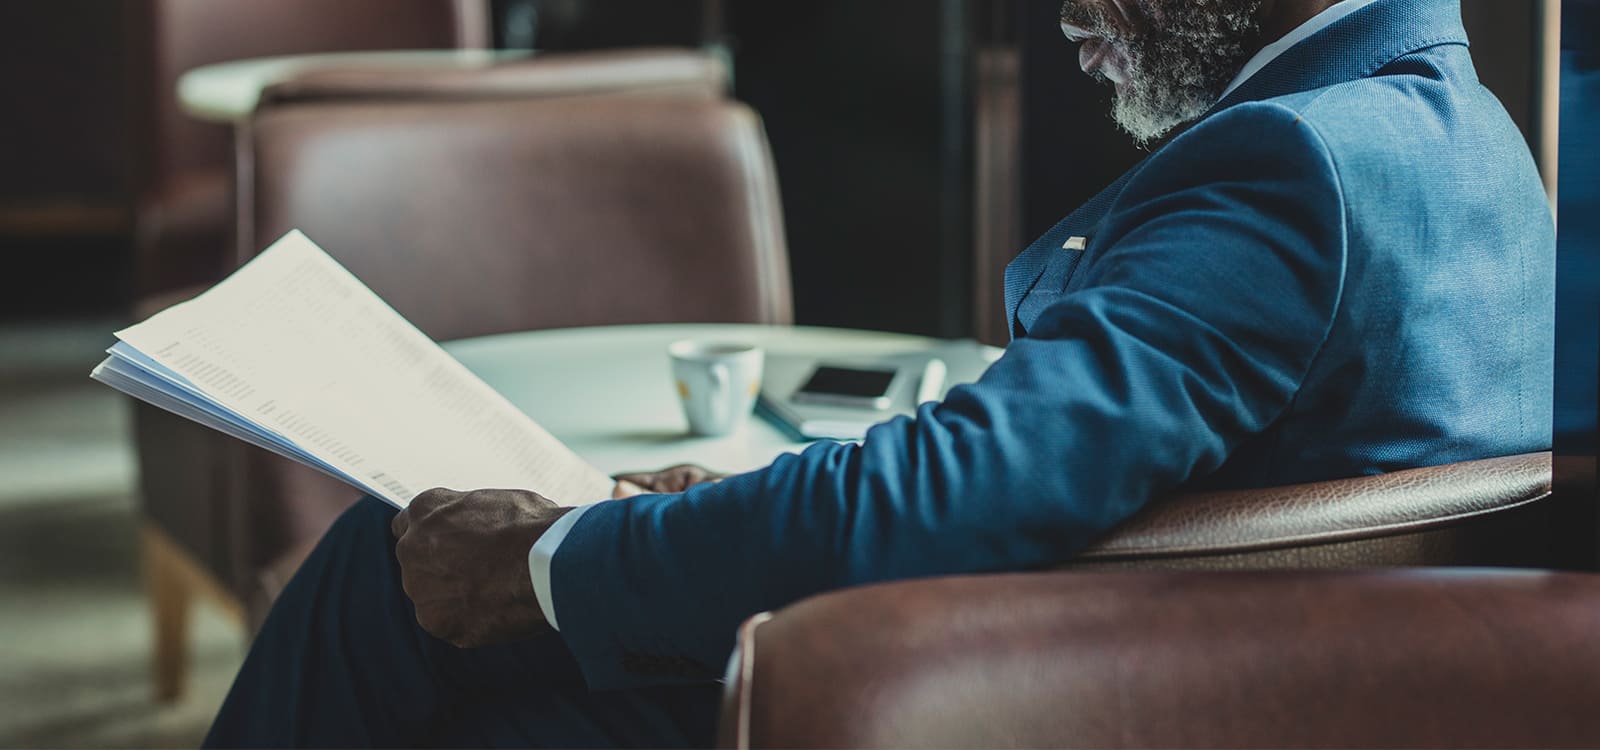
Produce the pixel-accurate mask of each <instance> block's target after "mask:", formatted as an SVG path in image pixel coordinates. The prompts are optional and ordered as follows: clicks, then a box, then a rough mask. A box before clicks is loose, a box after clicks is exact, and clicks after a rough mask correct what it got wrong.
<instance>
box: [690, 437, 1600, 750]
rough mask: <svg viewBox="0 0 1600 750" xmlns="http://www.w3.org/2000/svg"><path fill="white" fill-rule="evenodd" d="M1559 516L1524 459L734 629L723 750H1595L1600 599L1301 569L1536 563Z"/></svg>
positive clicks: (1214, 509) (1133, 524)
mask: <svg viewBox="0 0 1600 750" xmlns="http://www.w3.org/2000/svg"><path fill="white" fill-rule="evenodd" d="M1550 494H1551V470H1550V457H1549V456H1548V455H1547V454H1533V455H1527V456H1514V457H1507V458H1501V459H1492V460H1488V461H1474V462H1468V463H1462V464H1455V465H1451V466H1443V467H1434V468H1428V469H1418V470H1412V471H1402V472H1395V473H1392V474H1388V475H1382V476H1375V477H1365V478H1360V479H1350V480H1340V481H1334V482H1322V483H1317V484H1310V485H1301V486H1298V487H1284V488H1271V489H1265V490H1255V491H1245V492H1215V493H1205V494H1198V495H1189V496H1179V497H1175V498H1172V499H1170V500H1167V501H1165V502H1160V503H1156V504H1153V505H1152V506H1151V508H1150V509H1149V510H1148V511H1146V512H1145V513H1142V514H1140V515H1139V516H1137V517H1135V518H1134V519H1131V520H1130V521H1129V522H1127V523H1126V524H1124V525H1122V526H1121V527H1119V528H1118V529H1117V530H1115V531H1114V532H1112V534H1110V535H1109V536H1108V537H1107V538H1106V539H1105V540H1103V541H1102V542H1101V543H1099V544H1098V545H1096V546H1095V547H1094V548H1093V549H1091V550H1089V551H1088V552H1086V553H1085V554H1083V555H1082V556H1080V557H1079V558H1077V559H1075V560H1074V561H1072V562H1071V563H1070V564H1069V565H1067V566H1066V567H1067V570H1065V571H1061V572H1054V573H1033V574H1018V575H1008V576H979V577H967V578H949V579H930V580H925V581H917V582H907V583H899V584H891V585H885V586H876V587H866V588H861V589H856V590H851V591H844V592H838V593H833V594H828V595H825V596H820V597H815V598H813V599H810V600H807V601H804V602H800V603H798V604H796V605H794V606H791V607H789V608H787V609H785V610H783V611H781V612H779V613H777V614H776V615H760V616H757V617H756V618H753V619H752V620H750V621H749V622H747V623H746V624H745V626H744V627H743V628H742V630H741V633H740V638H739V646H738V649H737V651H736V653H735V655H734V659H733V662H732V664H731V665H730V668H729V677H730V680H729V683H728V687H727V691H726V694H725V701H724V710H723V724H722V739H721V744H722V745H723V746H725V747H741V748H743V747H1028V746H1051V747H1056V746H1077V745H1082V746H1105V747H1113V746H1114V747H1155V746H1165V747H1209V746H1228V747H1247V746H1249V747H1254V746H1275V747H1291V746H1294V747H1299V746H1341V747H1367V746H1441V745H1443V746H1473V745H1476V746H1507V745H1517V746H1557V745H1573V744H1577V745H1590V746H1592V745H1593V744H1595V743H1596V742H1597V741H1600V715H1597V714H1594V712H1593V711H1589V710H1588V709H1583V710H1581V711H1580V710H1579V709H1578V708H1577V706H1580V705H1592V704H1593V703H1594V701H1595V700H1596V699H1597V698H1600V688H1597V687H1596V685H1600V683H1596V682H1595V681H1594V679H1593V674H1594V670H1595V669H1596V668H1597V667H1600V647H1597V646H1596V645H1595V643H1596V642H1595V641H1594V639H1593V638H1590V637H1589V636H1588V633H1589V632H1592V631H1593V629H1594V628H1595V626H1597V625H1600V582H1597V581H1595V580H1591V579H1589V578H1580V577H1572V576H1561V575H1539V574H1533V573H1523V574H1511V573H1492V572H1483V571H1479V572H1473V573H1463V572H1455V573H1445V572H1421V571H1417V570H1412V571H1410V572H1390V573H1373V572H1368V573H1351V572H1345V573H1342V574H1331V573H1326V572H1325V573H1323V574H1313V573H1311V572H1308V571H1304V570H1300V571H1299V572H1291V571H1295V570H1296V569H1305V568H1323V569H1338V568H1344V569H1349V568H1367V569H1371V568H1385V567H1392V566H1405V565H1474V566H1476V565H1539V564H1546V563H1549V562H1552V561H1553V560H1555V559H1556V558H1557V552H1558V551H1557V550H1554V549H1552V548H1551V547H1550V540H1552V539H1554V538H1557V537H1558V536H1559V534H1557V533H1556V532H1555V531H1554V529H1553V527H1552V525H1553V524H1556V523H1559V519H1558V517H1557V515H1556V513H1557V512H1558V508H1557V507H1556V506H1555V504H1554V503H1553V501H1551V500H1550ZM1139 569H1143V571H1142V572H1139ZM1266 570H1276V571H1277V572H1276V573H1273V574H1263V573H1260V572H1259V571H1266ZM1157 571H1159V572H1157ZM1175 571H1185V572H1181V573H1180V572H1175ZM1196 571H1232V572H1231V573H1227V574H1224V573H1215V572H1213V573H1202V572H1196ZM1240 571H1257V573H1254V574H1248V575H1246V574H1242V573H1240ZM1512 608H1514V609H1515V611H1506V610H1508V609H1512ZM1563 654H1570V656H1572V657H1573V658H1574V659H1575V661H1571V662H1568V661H1564V659H1565V658H1566V657H1565V656H1563ZM1508 706H1509V707H1511V708H1509V709H1508V708H1507V707H1508ZM1584 712H1586V713H1584ZM1578 713H1584V716H1583V717H1582V718H1580V717H1578V716H1577V714H1578Z"/></svg>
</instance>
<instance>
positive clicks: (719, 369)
mask: <svg viewBox="0 0 1600 750" xmlns="http://www.w3.org/2000/svg"><path fill="white" fill-rule="evenodd" d="M710 374H711V393H712V396H711V403H710V404H709V407H710V408H709V409H708V411H710V413H711V423H712V424H714V425H722V424H727V423H728V408H729V407H728V400H729V398H728V397H729V395H730V394H729V392H728V380H729V376H730V374H731V373H729V372H728V366H727V365H725V364H723V363H721V362H713V363H712V364H711V370H710Z"/></svg>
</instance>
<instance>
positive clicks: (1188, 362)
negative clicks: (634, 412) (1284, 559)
mask: <svg viewBox="0 0 1600 750" xmlns="http://www.w3.org/2000/svg"><path fill="white" fill-rule="evenodd" d="M1094 242H1095V247H1094V248H1093V249H1094V252H1096V254H1097V257H1093V258H1091V259H1089V260H1088V261H1086V264H1085V267H1083V268H1081V269H1080V270H1079V271H1078V273H1080V274H1088V276H1087V277H1086V278H1084V279H1081V280H1080V281H1081V282H1082V283H1081V284H1080V283H1078V282H1074V284H1073V286H1074V287H1075V291H1073V292H1071V293H1070V294H1065V295H1062V296H1061V297H1060V299H1059V301H1057V302H1056V303H1054V304H1053V305H1052V306H1051V307H1050V308H1048V309H1047V310H1046V311H1045V312H1044V313H1043V314H1042V316H1041V317H1040V318H1039V320H1038V321H1036V322H1035V324H1034V326H1033V328H1032V330H1031V331H1030V332H1029V335H1028V336H1027V337H1026V338H1022V339H1019V340H1017V341H1014V342H1013V343H1012V344H1011V346H1010V347H1009V348H1008V349H1007V351H1006V353H1005V355H1004V356H1003V357H1002V358H1001V359H1000V360H999V361H998V362H996V363H995V364H994V365H993V366H992V367H991V369H990V370H989V371H988V372H987V373H986V374H985V375H984V377H983V378H982V379H981V380H980V381H979V382H978V383H976V384H973V385H970V386H964V387H959V388H956V389H953V390H952V391H951V393H950V395H949V396H948V397H947V399H946V400H945V401H944V402H943V403H941V404H937V405H924V406H923V407H922V408H921V410H920V411H919V412H918V413H917V415H916V417H915V418H914V419H913V418H905V417H902V418H898V419H895V420H893V421H890V422H886V423H884V424H881V425H879V426H877V427H875V428H873V429H872V430H871V431H870V432H869V433H868V435H867V437H866V439H865V440H864V441H863V442H862V444H860V445H838V444H819V445H816V446H813V447H811V448H809V449H807V450H806V451H805V452H803V453H801V454H799V455H791V456H784V457H782V458H780V459H778V460H777V461H776V462H774V463H773V464H772V465H771V466H770V467H768V468H766V469H762V470H759V471H756V472H753V473H749V474H745V475H742V476H738V477H735V478H732V479H729V480H726V481H724V482H722V483H720V484H715V485H709V486H702V487H698V488H695V489H693V490H691V491H689V492H687V493H684V494H682V495H652V496H642V497H638V498H634V499H631V500H628V501H619V502H608V503H603V504H601V505H599V506H597V507H595V508H594V509H593V510H592V511H590V512H589V513H587V514H586V515H585V516H584V517H583V518H582V519H581V521H580V522H579V523H578V524H576V525H575V526H574V527H573V528H572V530H571V532H570V533H569V535H568V536H567V538H566V540H565V541H564V542H563V543H562V545H561V547H560V549H559V550H558V551H557V552H556V555H555V557H554V560H553V563H552V594H553V597H554V600H555V607H556V609H557V611H558V612H559V613H560V617H561V634H562V636H563V637H564V638H565V639H566V641H567V643H568V645H569V646H570V648H571V649H572V651H573V653H574V654H575V655H576V656H577V658H578V661H579V663H580V664H581V666H582V668H583V670H584V673H585V675H586V678H587V679H588V681H589V684H590V687H591V688H594V689H608V688H619V687H631V686H641V685H649V684H661V683H673V682H684V681H694V680H703V679H706V678H707V677H713V676H715V675H716V674H717V672H718V671H719V668H720V666H721V664H722V663H723V661H724V660H725V659H726V657H727V654H728V652H729V650H730V649H731V647H732V644H733V638H734V633H735V629H736V627H737V626H738V624H739V622H740V621H741V620H742V619H743V618H745V617H747V616H749V615H751V614H754V613H756V612H759V611H762V610H765V609H772V608H777V607H781V606H783V605H785V604H788V603H790V602H794V601H796V600H798V599H801V598H803V597H806V596H808V595H811V594H815V593H818V592H821V591H825V590H829V589H835V588H840V587H845V586H852V585H857V584H864V583H869V582H875V581H884V580H890V579H903V578H912V577H919V576H935V575H947V574H961V573H978V572H989V571H1005V570H1021V569H1028V568H1035V567H1039V566H1044V565H1048V564H1051V563H1054V562H1059V561H1062V560H1065V559H1067V558H1069V557H1071V556H1072V555H1073V554H1074V553H1076V552H1077V551H1079V550H1081V549H1082V548H1084V547H1085V546H1087V545H1088V544H1090V543H1091V542H1092V541H1093V540H1094V539H1095V538H1096V537H1097V536H1098V535H1100V534H1102V533H1103V532H1105V531H1106V530H1107V529H1109V528H1110V527H1112V526H1113V525H1115V524H1116V523H1118V522H1119V521H1121V520H1122V519H1124V518H1126V517H1128V516H1129V515H1130V514H1132V513H1133V512H1134V511H1136V510H1138V509H1139V508H1140V506H1142V505H1143V504H1144V503H1145V502H1146V501H1147V500H1148V499H1150V498H1151V497H1152V496H1155V495H1157V494H1159V493H1163V492H1166V491H1169V490H1172V489H1174V488H1176V487H1178V486H1179V485H1181V484H1183V483H1185V482H1186V481H1188V480H1190V479H1191V478H1195V477H1200V476H1204V475H1205V474H1207V473H1209V472H1210V471H1212V470H1214V469H1215V468H1216V467H1217V466H1219V465H1220V464H1221V463H1222V461H1223V460H1224V459H1225V458H1226V457H1227V456H1228V454H1229V452H1230V451H1231V450H1232V449H1233V448H1234V447H1235V446H1237V445H1238V444H1239V443H1240V442H1241V441H1242V440H1243V439H1245V438H1246V437H1248V436H1250V435H1252V434H1255V433H1258V432H1260V431H1261V430H1263V429H1265V428H1266V426H1267V425H1269V424H1270V423H1271V422H1272V421H1273V420H1274V419H1275V418H1276V417H1277V416H1278V415H1279V414H1281V413H1282V412H1283V411H1284V410H1285V408H1286V407H1287V406H1288V404H1289V403H1290V401H1291V400H1292V399H1293V398H1294V396H1295V393H1296V389H1297V387H1298V385H1299V383H1300V382H1301V380H1302V378H1303V377H1304V376H1305V373H1306V372H1307V370H1308V369H1309V367H1310V364H1311V361H1312V359H1313V357H1315V356H1316V355H1317V353H1318V351H1319V349H1320V347H1321V346H1322V343H1323V341H1324V340H1325V339H1326V337H1327V335H1328V329H1329V326H1330V325H1331V320H1332V319H1333V315H1334V312H1335V310H1336V309H1337V306H1338V304H1339V297H1340V294H1341V286H1342V278H1343V268H1344V248H1345V242H1344V218H1343V206H1342V202H1341V196H1340V193H1339V186H1338V177H1337V174H1336V172H1335V169H1334V167H1333V164H1332V162H1331V161H1330V159H1329V157H1328V154H1327V153H1326V150H1325V148H1324V147H1323V146H1322V144H1321V141H1320V139H1319V138H1318V137H1317V135H1316V133H1315V131H1314V130H1313V129H1312V128H1311V127H1310V125H1309V124H1307V123H1305V122H1302V121H1301V120H1300V119H1299V118H1297V117H1296V116H1295V114H1294V113H1293V112H1292V111H1290V110H1287V109H1285V108H1282V107H1280V106H1277V105H1270V104H1252V105H1244V106H1240V107H1235V108H1234V109H1232V110H1229V111H1228V112H1225V113H1222V114H1219V115H1217V116H1215V117H1213V118H1211V119H1210V120H1208V121H1207V122H1206V123H1204V124H1203V125H1202V126H1197V127H1196V128H1195V129H1194V130H1191V131H1190V132H1189V133H1187V134H1185V135H1184V136H1182V137H1181V138H1180V139H1178V140H1175V141H1174V142H1173V143H1172V144H1170V145H1169V146H1168V147H1167V149H1166V150H1165V151H1164V152H1163V153H1161V154H1158V155H1156V156H1155V157H1153V158H1152V160H1151V162H1150V163H1148V164H1147V165H1146V166H1145V167H1144V169H1143V171H1142V172H1141V173H1140V174H1139V175H1138V176H1136V177H1135V178H1134V179H1132V180H1131V181H1130V182H1129V184H1128V186H1127V187H1126V188H1125V190H1124V191H1123V194H1122V196H1121V197H1120V198H1119V199H1118V200H1117V204H1116V205H1115V206H1113V208H1112V212H1111V214H1109V215H1108V219H1107V222H1106V224H1105V225H1103V229H1102V232H1101V234H1100V236H1098V237H1096V238H1095V240H1094Z"/></svg>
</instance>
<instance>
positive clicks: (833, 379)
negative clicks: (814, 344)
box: [790, 365, 900, 410]
mask: <svg viewBox="0 0 1600 750" xmlns="http://www.w3.org/2000/svg"><path fill="white" fill-rule="evenodd" d="M899 375H900V371H899V370H898V369H893V368H861V367H839V366H834V365H818V366H817V369H816V370H814V371H813V372H812V373H811V377H810V378H809V379H807V380H806V383H805V385H802V386H800V390H797V391H795V392H794V395H793V396H791V397H790V398H791V399H792V400H794V401H796V402H798V403H809V404H826V405H828V406H849V407H855V408H859V409H877V410H883V409H887V408H889V405H890V403H891V401H890V398H889V397H890V394H892V393H893V392H894V385H895V382H896V380H897V379H898V377H899Z"/></svg>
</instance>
